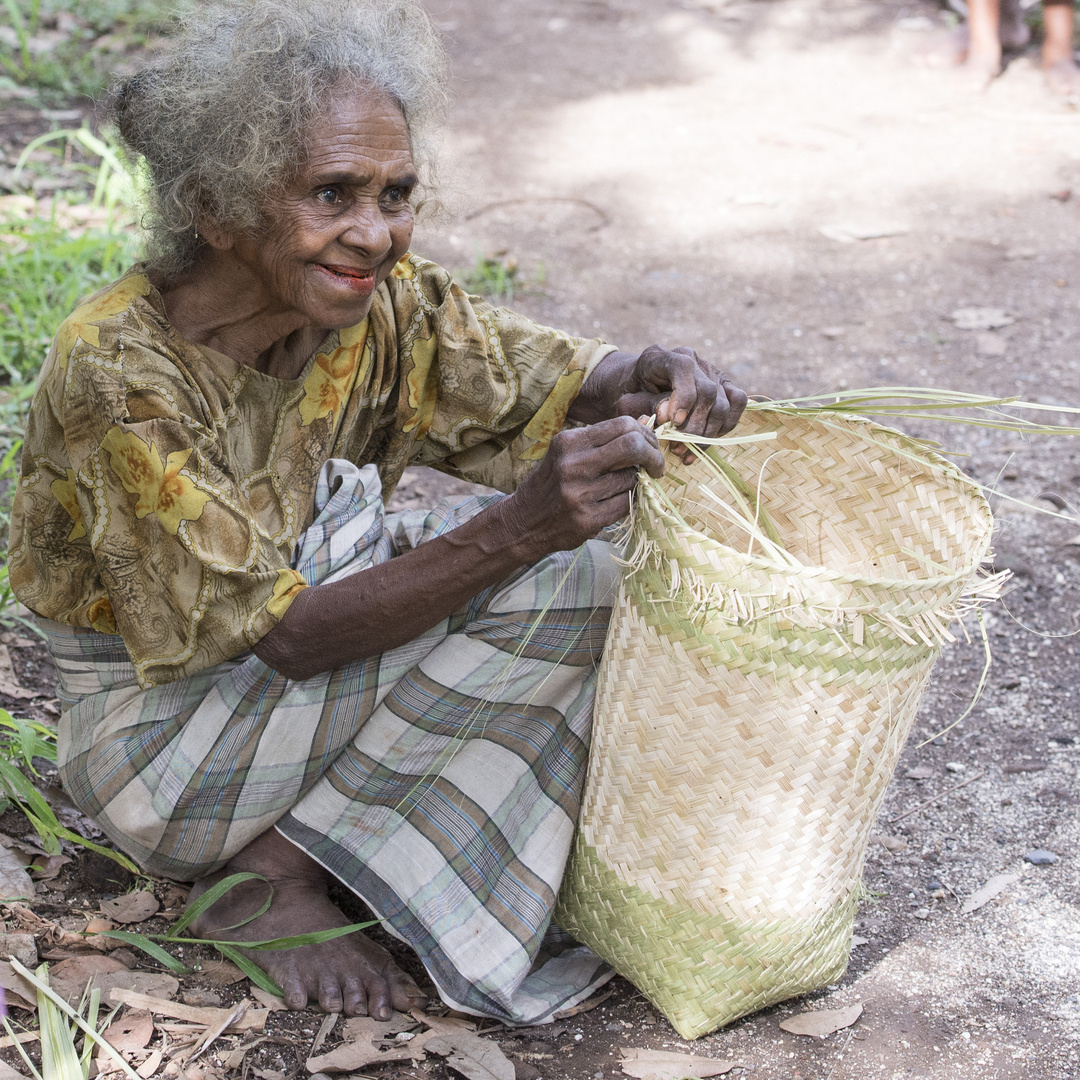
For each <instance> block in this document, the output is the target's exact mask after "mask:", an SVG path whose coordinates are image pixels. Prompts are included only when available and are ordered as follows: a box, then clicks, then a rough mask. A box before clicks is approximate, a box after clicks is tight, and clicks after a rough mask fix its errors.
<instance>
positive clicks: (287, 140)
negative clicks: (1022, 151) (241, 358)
mask: <svg viewBox="0 0 1080 1080" xmlns="http://www.w3.org/2000/svg"><path fill="white" fill-rule="evenodd" d="M446 76H447V64H446V56H445V53H444V52H443V48H442V44H441V42H440V40H439V36H438V33H437V32H436V30H435V29H434V27H433V26H432V25H431V20H430V19H429V18H428V16H427V13H426V12H425V11H424V9H423V8H422V7H421V6H420V3H419V2H418V0H219V2H216V3H213V4H199V5H197V6H196V9H195V10H194V11H192V12H191V14H189V15H188V16H187V17H186V18H184V20H183V22H182V24H181V29H180V33H179V35H178V36H177V37H176V38H175V39H174V41H173V43H172V46H171V48H169V49H168V51H167V52H166V53H164V54H163V55H162V56H160V57H158V58H157V59H155V60H152V61H151V62H150V64H149V65H148V66H147V67H146V68H144V69H143V70H141V71H140V72H138V73H137V74H136V75H134V76H132V77H131V78H128V79H126V80H124V81H123V82H122V83H120V84H119V85H118V86H117V87H115V88H114V90H113V95H112V111H113V116H114V119H115V121H116V124H117V126H118V128H119V130H120V136H121V138H122V139H123V141H124V143H125V144H126V145H127V147H128V148H129V149H130V150H132V151H134V152H135V153H136V154H139V155H142V157H143V158H145V160H146V163H147V165H148V167H149V173H150V181H151V183H150V189H149V192H148V197H147V198H148V205H147V207H146V213H145V216H144V219H143V225H144V228H145V229H146V233H147V258H148V259H149V261H150V262H151V264H152V265H153V266H154V267H155V268H156V269H158V270H159V271H160V272H161V273H162V274H164V275H165V276H166V277H174V276H176V275H178V274H180V273H182V272H183V271H184V270H186V269H188V268H189V267H190V266H191V265H192V264H193V263H194V261H195V259H196V256H197V254H198V251H199V248H200V246H201V244H202V241H201V240H200V239H199V237H198V236H197V234H196V230H195V223H196V221H197V220H198V219H200V218H201V219H204V220H208V221H210V222H213V223H214V224H215V225H217V226H219V227H221V228H224V229H227V230H230V231H237V232H242V233H248V234H250V235H258V234H259V232H260V230H261V229H262V228H263V227H264V224H265V222H264V218H263V211H264V209H265V207H266V206H267V204H268V201H269V200H270V199H271V198H272V196H273V195H274V194H275V192H277V191H280V190H281V188H282V187H283V186H284V185H285V184H286V183H287V182H288V180H289V179H290V178H291V176H292V174H293V172H294V170H295V168H296V164H297V162H298V161H300V160H301V159H302V157H303V152H304V148H305V135H306V132H307V131H308V128H309V125H310V124H311V123H312V121H313V120H314V119H315V118H316V117H317V116H318V115H319V112H320V110H321V109H322V108H323V107H324V106H325V104H326V100H327V98H328V97H329V95H330V93H331V92H332V91H333V89H334V87H335V86H336V85H338V84H340V83H341V82H342V81H343V80H353V81H357V82H360V83H363V84H366V85H369V86H371V87H373V88H375V89H377V90H381V91H383V92H385V93H387V94H389V95H390V96H391V97H392V98H394V100H395V101H397V103H398V104H399V105H400V107H401V111H402V113H403V114H404V116H405V121H406V123H407V125H408V128H409V134H410V137H411V139H412V143H413V156H414V158H415V160H416V164H417V167H418V169H419V170H420V176H421V179H422V180H425V181H426V182H427V183H428V184H430V183H431V182H432V172H433V167H434V156H433V153H432V149H431V137H432V135H433V130H434V128H435V127H436V126H437V125H438V123H439V121H440V120H441V119H442V118H443V117H444V115H445V109H446V100H447V96H446V89H445V87H446Z"/></svg>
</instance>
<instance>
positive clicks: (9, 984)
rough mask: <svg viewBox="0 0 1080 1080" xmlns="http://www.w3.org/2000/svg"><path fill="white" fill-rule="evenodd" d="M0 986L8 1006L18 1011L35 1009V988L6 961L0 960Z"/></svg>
mask: <svg viewBox="0 0 1080 1080" xmlns="http://www.w3.org/2000/svg"><path fill="white" fill-rule="evenodd" d="M0 986H2V987H3V988H4V993H5V994H6V995H7V1000H8V1004H9V1005H15V1006H16V1007H18V1008H20V1009H36V1008H37V988H36V987H35V986H34V984H33V983H32V982H30V980H29V979H25V978H23V976H22V975H20V974H19V973H18V972H17V971H16V970H15V969H14V968H13V967H12V966H11V964H9V963H8V962H7V961H6V960H0Z"/></svg>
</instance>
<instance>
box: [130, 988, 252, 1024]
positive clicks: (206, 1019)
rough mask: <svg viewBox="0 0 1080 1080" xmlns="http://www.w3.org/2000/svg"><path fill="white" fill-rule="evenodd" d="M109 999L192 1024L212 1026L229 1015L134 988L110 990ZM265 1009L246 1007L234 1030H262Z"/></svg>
mask: <svg viewBox="0 0 1080 1080" xmlns="http://www.w3.org/2000/svg"><path fill="white" fill-rule="evenodd" d="M108 998H109V1000H110V1001H112V1002H114V1003H116V1004H119V1005H128V1006H130V1007H131V1008H133V1009H146V1010H147V1011H148V1012H152V1013H156V1014H158V1015H159V1016H171V1017H173V1018H174V1019H176V1020H186V1021H187V1022H189V1023H193V1024H202V1025H203V1026H204V1027H212V1026H213V1025H214V1024H216V1023H219V1022H220V1021H221V1019H222V1017H226V1016H228V1015H229V1013H230V1011H231V1010H229V1009H212V1008H199V1007H198V1006H196V1005H183V1004H181V1003H180V1002H179V1001H167V1000H165V999H164V998H157V997H152V996H150V995H149V994H140V993H138V992H137V991H135V990H110V991H109V994H108ZM266 1015H267V1014H266V1010H265V1009H248V1011H247V1012H246V1013H244V1015H243V1017H241V1019H240V1020H238V1021H237V1022H236V1024H234V1025H233V1030H234V1031H262V1030H263V1028H265V1027H266Z"/></svg>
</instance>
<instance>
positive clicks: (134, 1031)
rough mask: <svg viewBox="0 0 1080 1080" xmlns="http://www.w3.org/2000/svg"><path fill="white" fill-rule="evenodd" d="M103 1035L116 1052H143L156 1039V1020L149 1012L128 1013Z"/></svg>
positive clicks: (111, 1025) (110, 1026)
mask: <svg viewBox="0 0 1080 1080" xmlns="http://www.w3.org/2000/svg"><path fill="white" fill-rule="evenodd" d="M102 1034H103V1035H104V1037H105V1040H106V1042H108V1043H109V1045H110V1046H111V1047H112V1048H113V1049H114V1050H119V1051H121V1052H125V1051H131V1050H142V1049H143V1048H144V1047H145V1046H146V1044H147V1043H148V1042H150V1040H151V1039H152V1038H153V1037H154V1019H153V1017H152V1016H151V1015H150V1014H149V1013H148V1012H138V1011H132V1012H126V1013H125V1014H124V1015H123V1016H122V1017H121V1018H120V1019H119V1020H116V1021H115V1022H113V1023H112V1024H110V1025H109V1026H108V1027H107V1028H106V1029H105V1030H104V1031H103V1032H102Z"/></svg>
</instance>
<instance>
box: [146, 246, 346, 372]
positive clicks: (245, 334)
mask: <svg viewBox="0 0 1080 1080" xmlns="http://www.w3.org/2000/svg"><path fill="white" fill-rule="evenodd" d="M150 277H151V280H152V281H153V283H154V285H155V286H156V287H157V289H158V291H159V292H160V294H161V298H162V301H163V302H164V304H165V315H166V317H167V318H168V320H169V322H170V323H171V324H172V326H173V328H174V329H175V330H176V331H177V333H179V334H180V336H181V337H183V338H185V339H186V340H187V341H190V342H192V343H194V344H196V345H206V346H207V347H208V348H211V349H214V350H215V351H216V352H219V353H224V355H226V356H228V357H231V358H232V359H233V360H235V361H236V362H237V363H240V364H244V365H245V366H247V367H252V368H255V370H256V371H261V372H263V373H264V374H266V375H272V376H274V377H275V378H278V379H295V378H296V377H297V376H298V375H299V374H300V372H301V371H302V370H303V367H304V365H305V364H306V363H307V360H308V358H309V357H310V356H311V354H312V353H313V352H314V351H315V350H316V348H318V346H319V344H320V342H322V340H323V339H324V338H325V337H326V334H327V332H328V331H327V330H325V329H322V328H320V327H314V326H311V325H309V323H308V321H307V320H306V319H305V318H304V316H303V314H302V313H301V312H298V311H296V310H293V309H286V310H281V309H280V308H279V307H278V306H276V305H274V304H272V303H271V302H270V301H269V300H268V298H267V297H266V295H265V292H264V290H263V289H262V288H261V285H260V284H259V283H258V282H257V281H253V280H252V279H251V277H250V276H249V275H248V273H247V272H246V270H245V268H244V267H243V266H242V265H239V264H238V263H236V262H235V261H234V260H232V259H230V258H228V257H227V253H221V252H213V251H211V252H204V255H203V258H201V259H200V261H199V262H198V263H197V264H196V265H195V266H194V267H192V268H191V269H190V270H188V271H186V272H185V273H184V274H183V275H181V276H180V277H179V278H176V279H174V280H172V281H165V280H163V279H161V278H160V276H159V275H156V274H155V273H154V272H153V271H151V273H150Z"/></svg>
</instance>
